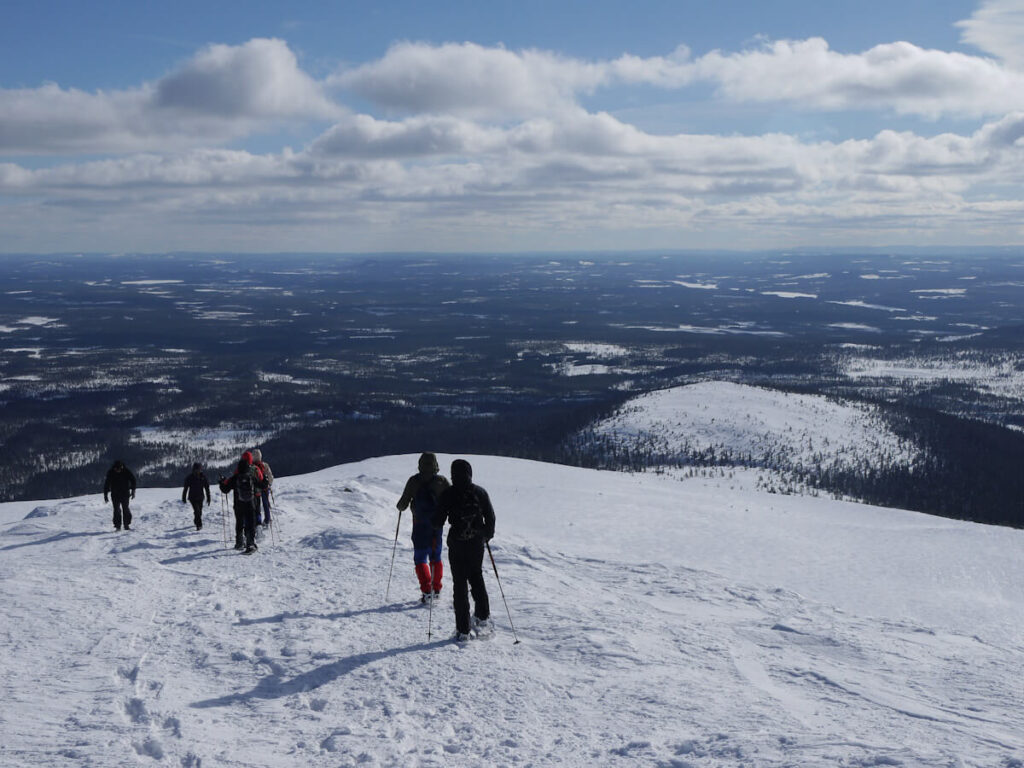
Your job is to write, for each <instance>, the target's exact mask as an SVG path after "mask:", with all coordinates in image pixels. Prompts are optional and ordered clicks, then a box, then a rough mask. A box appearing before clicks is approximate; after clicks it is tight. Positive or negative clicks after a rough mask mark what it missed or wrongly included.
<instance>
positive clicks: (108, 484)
mask: <svg viewBox="0 0 1024 768" xmlns="http://www.w3.org/2000/svg"><path fill="white" fill-rule="evenodd" d="M134 498H135V475H133V474H132V471H131V470H130V469H128V467H126V466H125V465H124V462H123V461H121V460H120V459H118V460H117V461H115V462H114V465H113V466H112V467H111V468H110V469H109V470H107V479H106V481H105V482H104V483H103V501H104V502H107V501H111V500H113V502H114V530H115V531H120V530H121V523H122V522H124V529H125V530H126V531H130V530H131V529H132V512H131V510H130V509H129V508H128V502H129V500H130V499H134Z"/></svg>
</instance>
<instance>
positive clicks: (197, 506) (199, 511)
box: [189, 498, 203, 528]
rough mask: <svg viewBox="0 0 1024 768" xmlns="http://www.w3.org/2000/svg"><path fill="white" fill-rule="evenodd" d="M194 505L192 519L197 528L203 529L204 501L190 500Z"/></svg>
mask: <svg viewBox="0 0 1024 768" xmlns="http://www.w3.org/2000/svg"><path fill="white" fill-rule="evenodd" d="M189 501H190V502H191V503H192V519H193V520H194V521H195V524H196V528H202V527H203V500H202V499H201V498H200V499H189Z"/></svg>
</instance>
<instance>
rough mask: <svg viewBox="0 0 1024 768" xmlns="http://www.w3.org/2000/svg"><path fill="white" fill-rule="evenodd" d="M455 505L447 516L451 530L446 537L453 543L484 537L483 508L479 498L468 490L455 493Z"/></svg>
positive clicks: (470, 489) (473, 491)
mask: <svg viewBox="0 0 1024 768" xmlns="http://www.w3.org/2000/svg"><path fill="white" fill-rule="evenodd" d="M455 493H456V494H457V496H456V500H455V505H454V506H453V507H452V510H451V512H450V513H449V514H448V521H449V522H450V523H451V530H450V531H449V533H448V535H449V536H450V537H451V538H452V539H453V540H454V541H472V540H473V539H480V538H483V536H484V525H485V522H484V508H483V505H481V504H480V497H479V496H477V494H476V491H475V490H474V489H473V488H472V487H470V488H464V489H460V490H458V491H455Z"/></svg>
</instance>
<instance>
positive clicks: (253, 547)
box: [242, 544, 259, 555]
mask: <svg viewBox="0 0 1024 768" xmlns="http://www.w3.org/2000/svg"><path fill="white" fill-rule="evenodd" d="M257 549H259V547H257V546H256V545H255V544H250V545H249V546H248V547H246V548H245V551H244V552H242V554H243V555H251V554H252V553H253V552H255V551H256V550H257Z"/></svg>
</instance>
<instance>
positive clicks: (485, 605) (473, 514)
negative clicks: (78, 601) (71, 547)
mask: <svg viewBox="0 0 1024 768" xmlns="http://www.w3.org/2000/svg"><path fill="white" fill-rule="evenodd" d="M418 470H419V471H418V472H417V473H416V474H415V475H413V476H412V477H410V478H409V479H408V481H407V482H406V484H405V489H404V490H403V492H402V495H401V498H399V500H398V504H397V507H398V526H399V527H400V526H401V523H402V512H403V511H405V510H406V509H408V508H411V509H412V544H413V564H414V566H415V573H416V578H417V580H418V582H419V588H420V600H421V601H422V602H424V603H426V602H429V601H434V600H437V599H439V598H440V596H441V586H442V576H443V575H444V568H443V565H442V561H441V550H442V532H443V530H444V525H445V523H448V563H449V565H450V567H451V577H452V591H453V603H454V607H455V629H456V634H455V639H456V640H458V641H464V640H469V639H470V638H472V637H475V636H477V635H480V634H486V633H488V632H489V631H491V630H492V629H493V623H492V622H491V618H490V603H489V601H488V598H487V586H486V584H485V583H484V577H483V559H484V550H485V548H487V546H488V542H489V541H490V540H491V539H492V538H493V536H494V508H493V507H492V506H491V499H490V497H489V496H488V495H487V491H485V490H484V489H483V488H481V487H480V486H479V485H476V484H474V483H473V468H472V467H471V466H470V464H469V462H468V461H465V460H464V459H456V460H455V461H453V462H452V465H451V482H450V483H449V482H448V480H447V478H445V477H444V476H443V475H442V474H441V469H440V466H439V465H438V463H437V456H436V455H435V454H433V453H424V454H422V455H421V456H420V458H419V462H418ZM273 482H274V475H273V473H272V472H271V471H270V465H269V464H268V463H267V462H265V461H264V460H263V454H262V452H261V451H260V450H259V449H258V448H257V449H255V450H253V451H246V452H245V453H243V454H242V457H241V459H239V461H238V464H237V465H236V467H235V471H234V473H233V474H232V475H231V476H230V477H224V476H223V475H221V476H220V478H219V482H218V486H219V488H220V490H221V492H222V493H224V494H228V493H231V494H233V505H232V506H233V509H234V513H235V549H239V550H243V551H244V552H245V553H246V554H251V553H253V552H255V551H256V550H257V546H256V538H257V532H258V530H259V529H260V527H264V528H265V527H267V526H269V525H270V524H271V513H270V507H271V491H270V488H271V485H272V483H273ZM135 487H136V480H135V475H134V474H133V473H132V471H131V470H130V469H128V467H127V466H125V463H124V462H123V461H121V460H120V459H118V460H117V461H115V462H114V464H113V466H112V467H111V468H110V470H109V471H108V472H107V477H106V482H105V483H104V485H103V500H104V501H105V502H111V501H112V502H113V506H114V530H118V531H119V530H121V527H122V525H123V526H124V529H125V530H131V522H132V513H131V509H130V501H131V499H134V498H135ZM181 501H182V503H185V502H186V501H188V502H190V503H191V504H192V511H193V522H194V523H195V526H196V530H197V531H199V530H202V528H203V504H204V502H205V503H206V504H210V503H211V497H210V483H209V480H208V479H207V477H206V474H205V473H204V472H203V466H202V464H200V463H198V462H196V463H195V464H193V465H192V471H191V472H190V473H189V474H188V475H187V476H186V477H185V482H184V484H183V487H182V491H181ZM395 540H396V542H397V540H398V530H397V528H396V531H395ZM470 595H472V597H473V610H472V615H471V612H470V604H469V597H470Z"/></svg>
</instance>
